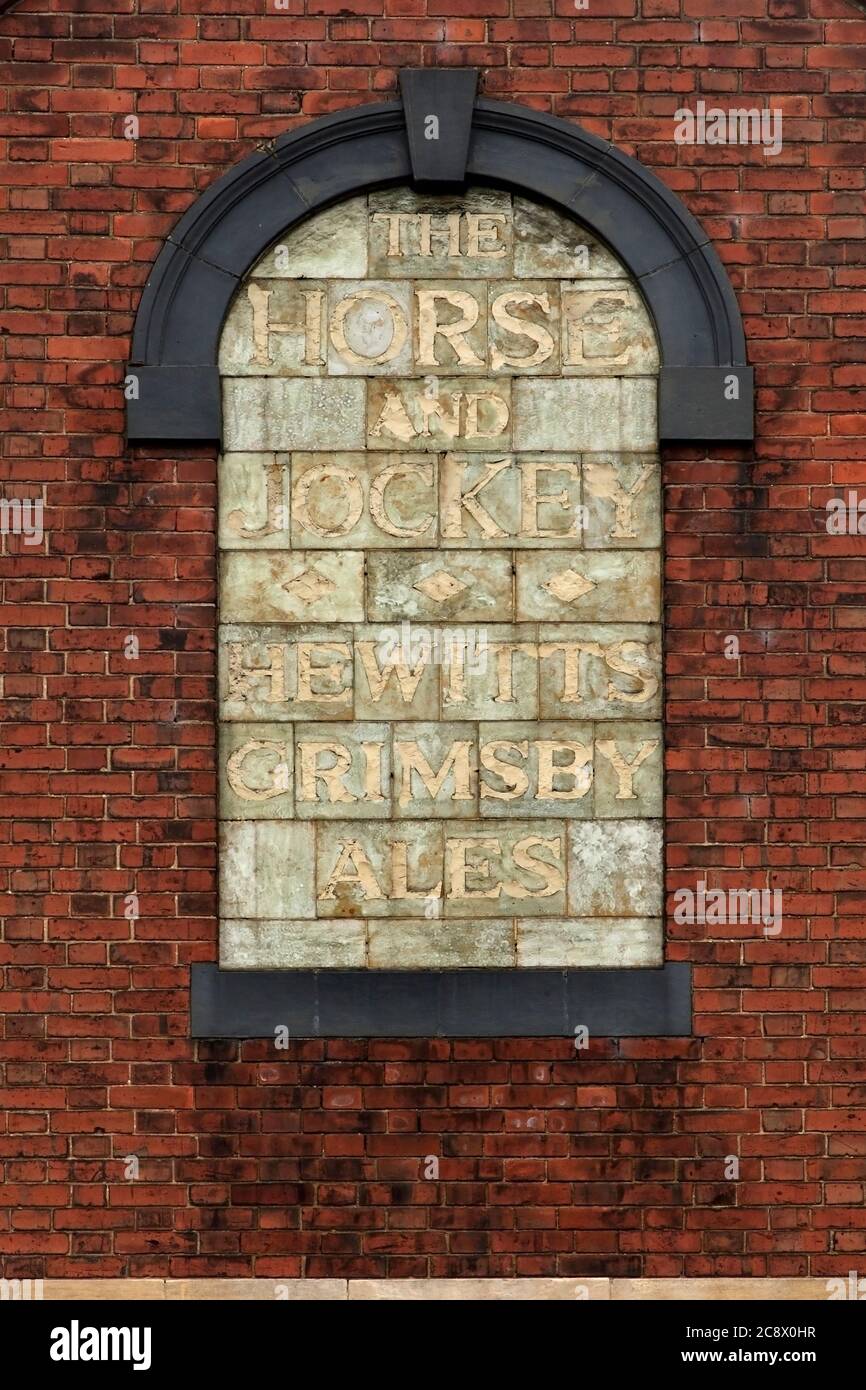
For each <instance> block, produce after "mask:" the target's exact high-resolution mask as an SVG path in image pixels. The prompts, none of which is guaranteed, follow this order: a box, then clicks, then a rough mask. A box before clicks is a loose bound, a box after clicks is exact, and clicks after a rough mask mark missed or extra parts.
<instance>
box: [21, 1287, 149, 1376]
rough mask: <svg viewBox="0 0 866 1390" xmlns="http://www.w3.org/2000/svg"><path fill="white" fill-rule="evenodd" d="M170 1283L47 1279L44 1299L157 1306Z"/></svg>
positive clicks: (43, 1294) (57, 1301)
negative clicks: (142, 1303)
mask: <svg viewBox="0 0 866 1390" xmlns="http://www.w3.org/2000/svg"><path fill="white" fill-rule="evenodd" d="M22 1282H24V1281H22ZM169 1282H170V1281H169V1280H163V1279H129V1278H124V1279H80V1278H79V1279H44V1280H43V1281H42V1298H43V1299H45V1301H46V1302H49V1301H50V1302H52V1303H79V1302H86V1303H90V1302H91V1301H92V1302H94V1303H102V1302H106V1303H120V1302H123V1303H126V1302H135V1303H138V1302H140V1301H146V1302H148V1303H155V1302H161V1301H162V1300H163V1299H164V1298H165V1297H166V1291H165V1285H166V1283H169ZM13 1297H14V1295H13ZM4 1301H5V1300H4ZM119 1320H120V1319H118V1321H119ZM133 1369H134V1367H133Z"/></svg>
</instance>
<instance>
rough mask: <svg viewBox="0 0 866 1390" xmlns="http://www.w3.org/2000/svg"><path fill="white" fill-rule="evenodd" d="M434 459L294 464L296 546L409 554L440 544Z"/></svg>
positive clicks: (336, 458)
mask: <svg viewBox="0 0 866 1390" xmlns="http://www.w3.org/2000/svg"><path fill="white" fill-rule="evenodd" d="M437 475H438V459H437V457H436V455H435V454H434V455H432V456H425V455H423V454H421V455H419V454H409V455H407V456H404V455H402V454H399V453H338V454H322V453H317V454H304V453H297V454H294V455H293V456H292V544H293V545H295V546H298V547H304V546H306V547H308V548H310V549H318V548H323V549H328V548H331V549H334V550H347V549H349V550H354V549H360V548H361V547H363V546H370V547H374V548H380V547H381V548H390V549H401V548H402V549H407V548H409V547H412V548H414V547H416V546H419V545H431V544H435V543H436V541H437V540H438V536H439V521H438V512H439V503H438V487H437Z"/></svg>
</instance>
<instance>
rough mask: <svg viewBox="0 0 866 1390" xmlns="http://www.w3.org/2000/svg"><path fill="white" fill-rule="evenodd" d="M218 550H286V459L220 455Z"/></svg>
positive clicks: (269, 455)
mask: <svg viewBox="0 0 866 1390" xmlns="http://www.w3.org/2000/svg"><path fill="white" fill-rule="evenodd" d="M219 545H220V549H221V550H287V549H288V547H289V459H288V457H287V456H286V455H285V454H279V455H278V454H273V453H269V454H264V453H262V454H223V455H222V456H221V458H220V461H219Z"/></svg>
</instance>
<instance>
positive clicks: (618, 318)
mask: <svg viewBox="0 0 866 1390" xmlns="http://www.w3.org/2000/svg"><path fill="white" fill-rule="evenodd" d="M658 366H659V354H658V348H657V347H656V341H655V332H654V330H653V326H652V324H651V322H650V318H649V314H648V313H647V311H646V308H645V307H644V302H643V300H642V299H641V297H640V294H639V293H638V290H637V289H636V288H635V286H634V285H631V284H629V283H628V281H623V280H594V281H593V282H592V283H591V284H586V283H585V282H584V283H583V284H563V286H562V371H563V374H564V375H565V376H572V375H575V376H576V375H582V376H596V377H597V376H626V375H628V376H648V375H650V374H651V373H653V372H657V371H658Z"/></svg>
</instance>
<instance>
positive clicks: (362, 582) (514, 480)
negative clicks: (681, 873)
mask: <svg viewBox="0 0 866 1390" xmlns="http://www.w3.org/2000/svg"><path fill="white" fill-rule="evenodd" d="M220 371H221V375H222V388H223V404H224V418H225V433H224V453H223V456H222V458H221V459H220V467H219V496H220V508H219V545H220V600H219V601H220V620H221V627H220V653H219V685H220V748H219V758H220V817H221V822H222V825H221V850H220V962H221V965H222V966H223V967H224V968H227V969H309V968H311V967H315V968H322V969H329V968H331V969H346V968H354V969H368V970H381V969H392V970H395V969H396V970H418V969H427V968H442V969H445V968H448V969H453V968H465V969H476V970H478V969H484V968H492V967H496V968H498V969H501V968H503V967H512V968H514V969H521V970H525V969H532V968H545V969H550V968H551V967H554V968H557V967H562V968H574V967H595V968H599V967H600V968H616V967H623V966H629V967H635V968H638V967H649V966H658V965H660V964H661V963H662V828H661V827H662V822H661V816H662V766H663V762H662V751H663V750H662V730H661V723H660V720H661V699H662V687H661V517H660V479H659V463H658V457H657V446H656V439H657V429H656V407H655V401H656V380H655V378H656V374H657V372H658V352H657V347H656V341H655V335H654V331H653V327H652V325H651V322H650V320H649V317H648V315H647V312H646V309H645V307H644V304H643V300H642V298H641V295H640V292H639V290H638V288H637V287H636V285H635V284H634V283H633V282H632V281H631V280H630V278H629V277H628V275H627V274H626V272H625V271H624V270H623V268H622V267H621V266H620V265H619V263H618V262H617V261H616V259H615V258H614V257H613V256H612V254H611V252H610V251H609V250H608V249H607V248H606V247H604V246H602V245H600V244H599V243H598V242H597V241H596V240H594V239H593V238H592V237H591V236H590V235H589V234H587V233H586V232H584V231H583V229H582V228H581V227H580V226H579V225H578V224H577V223H575V222H573V221H571V220H568V219H566V218H564V217H563V216H561V215H560V214H559V213H556V212H554V211H552V210H551V209H549V208H546V207H543V206H540V205H536V204H533V203H530V202H527V201H526V200H525V199H522V198H518V197H514V196H512V195H511V194H509V193H506V192H502V191H497V190H491V189H481V188H477V189H476V188H470V189H468V190H467V192H466V193H465V194H464V195H462V196H443V195H441V194H436V195H429V196H421V195H418V194H416V193H414V192H412V191H410V190H408V189H403V188H400V189H390V190H388V191H386V192H380V193H374V194H370V195H369V196H367V197H361V198H353V199H351V200H349V201H347V202H345V203H343V204H340V205H338V206H336V207H332V208H330V209H329V210H328V211H326V212H323V213H320V214H318V215H317V216H315V217H313V218H311V219H310V220H309V221H308V222H306V223H305V224H303V225H302V226H301V227H300V228H298V229H296V230H295V231H293V232H292V233H291V234H289V235H287V236H286V238H285V240H284V241H283V242H281V243H278V244H277V245H275V246H273V247H272V248H271V249H270V250H269V251H268V253H267V254H266V255H265V256H264V257H262V259H261V260H260V261H259V263H258V265H256V266H255V267H254V268H253V270H252V271H251V272H250V274H249V276H248V277H247V279H246V280H245V281H244V283H243V284H242V285H241V287H240V289H239V291H238V293H237V295H236V298H235V300H234V303H233V306H232V308H231V311H230V313H229V316H228V318H227V320H226V323H225V327H224V330H223V335H222V342H221V349H220Z"/></svg>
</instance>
